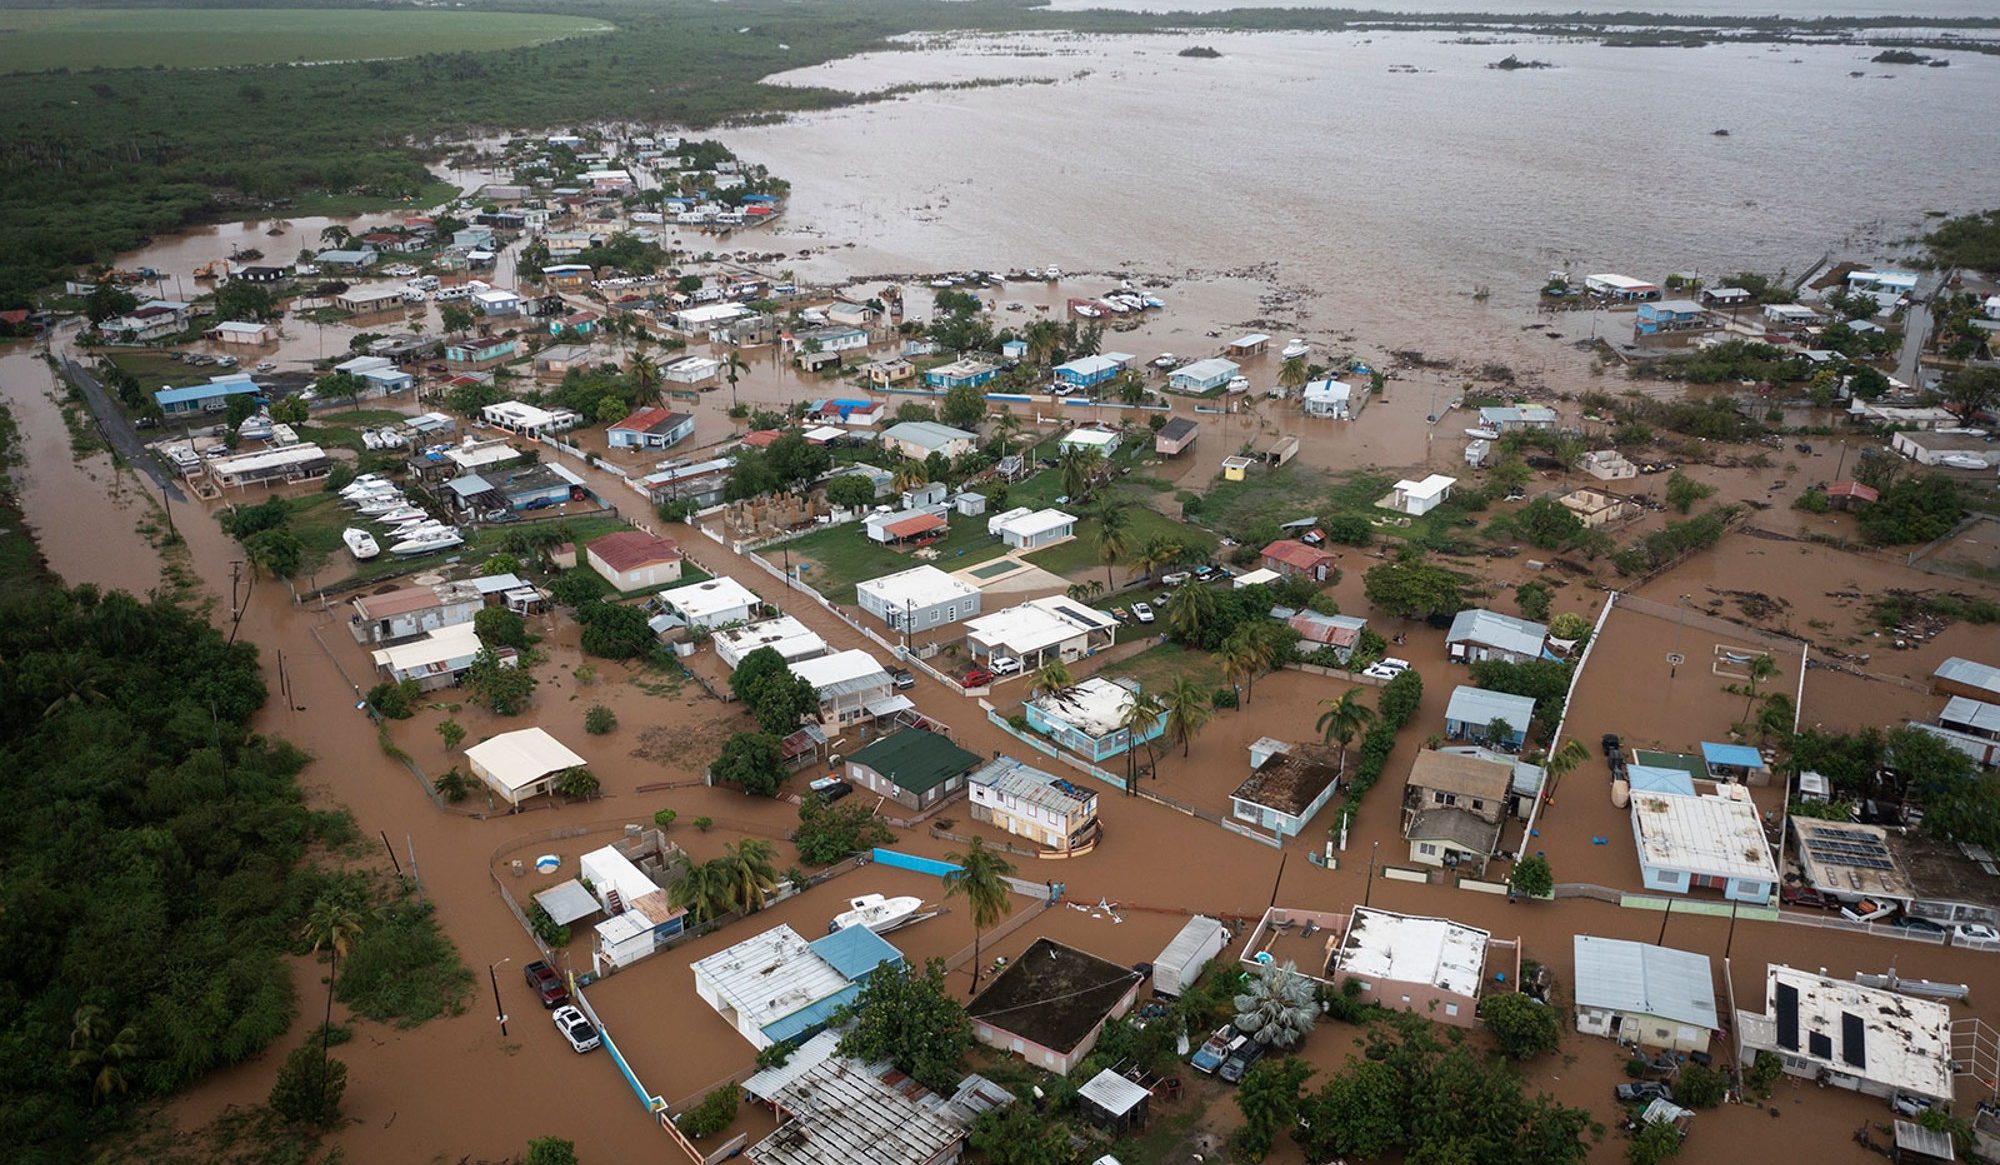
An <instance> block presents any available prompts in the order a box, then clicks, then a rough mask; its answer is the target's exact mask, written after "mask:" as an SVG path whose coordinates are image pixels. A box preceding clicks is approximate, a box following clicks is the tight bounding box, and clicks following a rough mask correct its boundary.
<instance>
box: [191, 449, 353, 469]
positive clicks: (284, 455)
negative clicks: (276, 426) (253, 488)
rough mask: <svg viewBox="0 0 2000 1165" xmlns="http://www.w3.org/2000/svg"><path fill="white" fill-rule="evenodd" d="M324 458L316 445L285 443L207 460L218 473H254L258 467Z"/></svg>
mask: <svg viewBox="0 0 2000 1165" xmlns="http://www.w3.org/2000/svg"><path fill="white" fill-rule="evenodd" d="M325 458H326V453H325V451H323V450H322V449H320V447H319V446H317V445H287V446H285V447H284V448H283V449H262V450H259V451H257V452H255V453H238V454H237V455H236V456H234V457H220V458H217V459H216V460H214V461H211V462H209V469H210V470H211V471H213V472H215V473H220V474H242V473H254V472H256V471H258V470H260V469H276V468H279V467H280V466H285V465H296V464H300V463H303V462H310V461H321V460H324V459H325Z"/></svg>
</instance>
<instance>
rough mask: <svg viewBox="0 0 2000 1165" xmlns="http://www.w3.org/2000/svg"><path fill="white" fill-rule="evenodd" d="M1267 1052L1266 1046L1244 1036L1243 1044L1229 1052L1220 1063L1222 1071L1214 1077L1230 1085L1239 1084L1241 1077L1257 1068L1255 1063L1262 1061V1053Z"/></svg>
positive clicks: (1241, 1080)
mask: <svg viewBox="0 0 2000 1165" xmlns="http://www.w3.org/2000/svg"><path fill="white" fill-rule="evenodd" d="M1269 1050H1270V1049H1269V1047H1268V1046H1266V1045H1264V1044H1260V1043H1258V1042H1257V1041H1256V1040H1253V1039H1251V1038H1249V1037H1248V1036H1245V1037H1243V1043H1242V1044H1241V1045H1239V1046H1238V1047H1237V1048H1236V1049H1235V1050H1234V1051H1232V1052H1230V1053H1229V1058H1228V1059H1227V1060H1224V1061H1223V1062H1222V1070H1221V1071H1219V1072H1217V1073H1216V1075H1217V1076H1220V1077H1222V1078H1223V1079H1224V1080H1227V1081H1229V1082H1230V1083H1231V1084H1241V1083H1242V1082H1243V1077H1244V1076H1246V1075H1248V1074H1249V1072H1250V1069H1252V1068H1255V1067H1256V1066H1257V1061H1259V1060H1261V1059H1263V1058H1264V1053H1265V1052H1267V1051H1269Z"/></svg>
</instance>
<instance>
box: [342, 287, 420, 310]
mask: <svg viewBox="0 0 2000 1165" xmlns="http://www.w3.org/2000/svg"><path fill="white" fill-rule="evenodd" d="M333 306H335V307H337V308H339V309H340V310H342V311H346V312H352V313H354V314H355V315H358V316H362V315H374V314H376V313H377V312H387V311H401V310H402V309H403V289H402V288H400V287H350V288H348V289H347V290H346V291H343V292H341V293H340V294H339V295H336V296H334V297H333Z"/></svg>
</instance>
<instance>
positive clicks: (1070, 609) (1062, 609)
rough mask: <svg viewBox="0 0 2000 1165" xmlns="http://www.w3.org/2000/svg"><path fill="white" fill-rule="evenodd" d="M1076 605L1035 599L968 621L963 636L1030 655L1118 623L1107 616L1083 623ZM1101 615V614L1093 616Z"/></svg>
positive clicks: (1083, 620) (1083, 617) (1083, 618)
mask: <svg viewBox="0 0 2000 1165" xmlns="http://www.w3.org/2000/svg"><path fill="white" fill-rule="evenodd" d="M1075 607H1076V604H1073V603H1072V604H1067V605H1062V604H1052V603H1051V602H1050V601H1049V600H1047V599H1036V600H1033V601H1031V602H1026V603H1022V604H1021V605H1020V606H1018V607H1009V608H1007V609H1006V610H1004V611H996V612H994V613H993V614H991V615H981V616H980V617H979V618H977V619H969V620H967V621H966V624H965V631H966V634H968V635H970V636H972V637H973V638H975V639H977V640H979V641H980V642H982V643H985V644H987V645H989V646H992V647H1006V648H1010V649H1012V650H1014V651H1018V652H1027V653H1033V652H1037V651H1041V650H1043V649H1044V648H1049V647H1054V646H1055V645H1056V644H1058V643H1064V642H1067V641H1068V640H1071V639H1075V638H1076V637H1078V636H1080V635H1085V634H1088V633H1089V632H1090V631H1092V630H1103V629H1106V628H1108V627H1116V626H1117V625H1118V621H1117V620H1116V619H1113V618H1111V616H1109V615H1104V616H1103V621H1102V622H1096V621H1088V622H1087V621H1085V620H1086V617H1085V616H1081V615H1079V614H1077V613H1076V612H1075V610H1074V609H1075ZM1094 613H1095V614H1102V612H1094Z"/></svg>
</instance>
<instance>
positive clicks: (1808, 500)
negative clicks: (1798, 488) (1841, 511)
mask: <svg viewBox="0 0 2000 1165" xmlns="http://www.w3.org/2000/svg"><path fill="white" fill-rule="evenodd" d="M1792 508H1793V509H1795V510H1803V511H1805V512H1806V513H1808V514H1824V513H1826V512H1827V511H1828V510H1830V509H1832V508H1833V503H1832V502H1831V501H1830V500H1828V498H1827V496H1826V491H1825V490H1823V489H1809V490H1807V491H1806V492H1804V493H1802V494H1800V495H1799V496H1798V497H1796V498H1794V499H1792Z"/></svg>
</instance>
